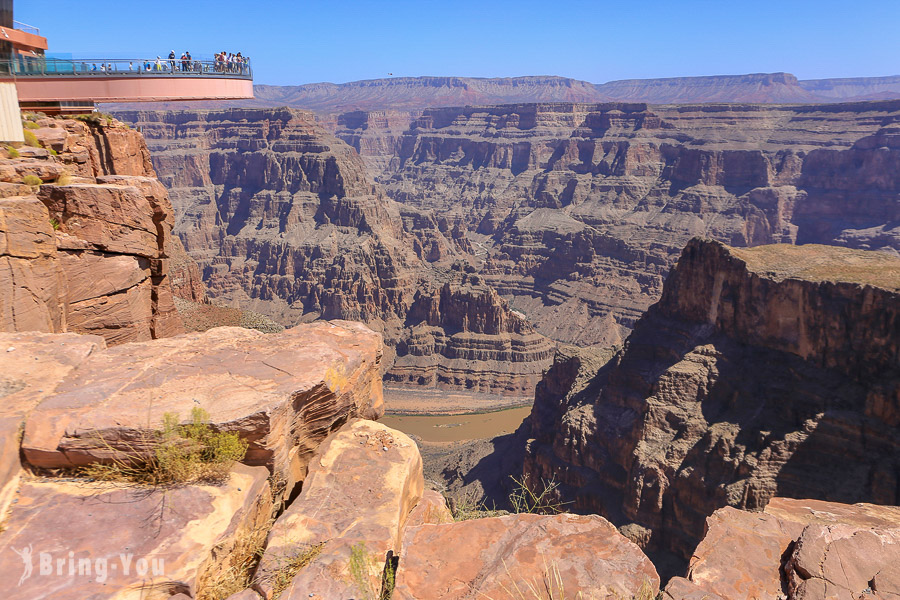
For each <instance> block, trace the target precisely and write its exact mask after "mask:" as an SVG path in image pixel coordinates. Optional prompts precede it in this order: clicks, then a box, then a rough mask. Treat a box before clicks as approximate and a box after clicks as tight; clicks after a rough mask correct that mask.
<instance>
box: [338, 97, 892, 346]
mask: <svg viewBox="0 0 900 600" xmlns="http://www.w3.org/2000/svg"><path fill="white" fill-rule="evenodd" d="M898 118H900V103H898V102H872V103H856V104H834V105H805V106H803V105H800V106H766V105H737V104H728V105H725V104H720V105H681V106H648V105H646V104H638V103H631V104H626V103H618V104H568V103H557V104H519V105H504V106H492V107H472V106H469V107H464V108H439V109H427V110H424V111H420V112H419V113H411V114H410V115H409V116H408V119H409V126H408V127H407V129H406V130H405V131H404V130H403V128H402V125H401V123H402V114H401V113H397V112H394V113H390V114H387V113H384V112H378V113H371V114H367V113H360V112H354V113H347V114H345V115H341V116H339V117H337V118H336V119H333V120H330V119H326V120H324V121H323V122H324V123H325V124H327V125H329V126H330V127H333V128H334V130H335V132H336V135H337V136H338V137H340V138H341V139H344V140H345V141H347V142H348V143H349V144H351V145H353V146H354V147H355V148H356V149H357V150H358V151H359V153H360V154H361V155H362V157H363V159H364V160H365V161H366V164H367V166H368V167H369V169H370V172H371V173H372V174H373V175H374V176H375V177H376V179H377V180H378V181H379V182H381V184H382V185H383V186H384V189H385V191H386V193H387V194H388V195H389V196H390V197H391V198H393V199H394V200H396V201H397V202H399V203H401V204H402V205H403V206H404V207H410V208H416V209H418V210H420V211H424V212H426V213H432V214H434V215H436V216H439V217H440V219H441V220H443V221H444V222H446V225H445V229H447V230H455V231H457V232H459V233H457V234H456V237H455V239H465V240H467V242H468V244H469V245H470V246H471V247H472V251H471V252H470V257H471V258H470V260H471V262H472V264H474V265H475V266H476V267H477V271H478V273H479V274H480V275H482V276H483V277H484V280H485V281H486V282H487V283H488V284H490V285H491V286H492V287H493V288H494V289H495V290H497V291H498V292H499V293H500V295H501V296H503V297H504V298H505V299H506V300H508V301H509V302H510V304H511V306H512V307H513V308H514V309H516V310H518V311H520V312H522V313H523V314H525V315H526V316H527V318H528V320H529V322H531V323H532V324H534V326H535V327H536V329H537V330H538V331H539V332H540V333H543V334H544V335H547V336H548V337H550V338H553V339H556V340H559V341H563V342H571V343H576V344H579V345H590V344H602V345H610V344H616V343H621V342H622V340H624V338H625V336H627V334H628V332H629V331H630V329H631V328H632V326H633V325H634V323H635V321H636V320H637V319H638V317H639V316H640V315H641V314H642V313H643V311H644V310H646V308H647V307H648V306H649V305H650V304H651V303H652V302H654V301H655V300H656V299H658V298H659V295H660V293H661V291H662V282H663V279H664V277H665V275H666V273H667V272H668V269H669V268H670V267H671V265H673V264H674V262H675V260H676V259H677V258H678V255H679V253H680V251H681V248H683V247H684V244H686V243H687V241H688V240H689V239H690V238H691V237H693V236H696V235H702V236H706V237H711V238H715V239H718V240H721V241H723V242H725V243H728V244H731V245H733V246H756V245H760V244H770V243H795V242H801V243H810V242H814V243H823V244H835V245H843V246H848V247H854V248H863V249H880V248H886V249H891V250H893V251H898V250H900V243H898V239H897V236H898V233H897V232H898V229H897V225H896V223H897V219H898V216H900V215H898V213H897V210H898V205H897V201H896V198H897V194H898V192H900V187H898V182H897V179H896V176H895V175H896V173H897V172H898V169H897V166H896V161H897V160H898V156H900V154H898V149H897V125H896V122H897V120H898ZM457 248H462V247H461V246H459V244H457Z"/></svg>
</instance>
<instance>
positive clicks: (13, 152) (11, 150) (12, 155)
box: [6, 146, 19, 158]
mask: <svg viewBox="0 0 900 600" xmlns="http://www.w3.org/2000/svg"><path fill="white" fill-rule="evenodd" d="M6 153H7V154H8V155H9V157H10V158H19V151H18V150H16V149H15V148H13V147H12V146H7V147H6Z"/></svg>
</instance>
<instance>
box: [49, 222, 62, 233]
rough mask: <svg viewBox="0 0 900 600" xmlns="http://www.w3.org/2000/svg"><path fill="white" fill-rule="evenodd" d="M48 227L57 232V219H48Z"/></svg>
mask: <svg viewBox="0 0 900 600" xmlns="http://www.w3.org/2000/svg"><path fill="white" fill-rule="evenodd" d="M50 227H52V228H53V231H59V227H60V225H59V221H58V220H57V219H50Z"/></svg>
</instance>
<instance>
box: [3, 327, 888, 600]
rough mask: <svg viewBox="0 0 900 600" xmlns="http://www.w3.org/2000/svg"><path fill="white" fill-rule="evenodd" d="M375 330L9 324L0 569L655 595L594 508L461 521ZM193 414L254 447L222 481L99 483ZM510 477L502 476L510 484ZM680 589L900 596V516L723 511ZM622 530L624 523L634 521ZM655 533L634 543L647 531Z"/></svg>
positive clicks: (216, 591)
mask: <svg viewBox="0 0 900 600" xmlns="http://www.w3.org/2000/svg"><path fill="white" fill-rule="evenodd" d="M381 360H382V340H381V336H380V335H378V334H376V333H373V332H372V331H370V330H369V329H367V328H366V327H365V326H363V325H361V324H358V323H351V322H346V321H331V322H317V323H312V324H307V325H300V326H297V327H295V328H292V329H288V330H285V331H283V332H280V333H273V334H263V333H260V332H258V331H254V330H245V329H240V328H230V327H225V328H215V329H211V330H209V331H207V332H203V333H192V334H183V335H179V336H175V337H171V338H167V339H165V340H152V341H145V342H132V343H125V344H121V345H118V346H115V347H111V348H107V347H106V343H105V341H104V340H103V338H101V337H98V336H84V335H75V334H48V333H6V334H0V400H2V404H0V407H2V408H0V427H2V428H3V430H2V431H0V440H2V442H3V446H2V454H0V476H2V480H0V484H2V490H3V493H2V496H0V497H2V499H3V505H2V507H0V508H2V517H0V519H2V521H0V527H2V529H0V557H2V560H0V581H2V582H4V585H5V592H6V594H5V597H6V598H10V599H14V600H18V599H22V600H25V599H28V600H35V599H40V598H52V599H54V600H84V599H85V598H90V599H92V600H101V599H110V600H112V599H117V600H123V599H128V600H131V599H138V598H140V599H142V600H167V599H171V600H175V599H177V600H190V599H194V600H225V599H229V600H260V599H262V598H264V599H266V600H273V599H279V598H280V599H282V600H288V599H290V600H301V599H310V598H312V599H318V600H351V599H355V600H360V599H369V600H375V599H389V598H395V599H398V600H399V599H403V600H413V599H416V600H432V599H435V600H437V599H448V600H482V599H484V598H492V599H497V600H500V599H504V600H505V599H510V600H525V599H530V598H547V599H557V598H579V597H581V598H602V599H614V598H615V599H640V600H650V599H652V598H656V597H657V596H658V594H659V593H660V591H661V590H660V588H661V585H660V584H661V582H660V577H659V575H658V574H657V570H656V567H655V566H654V564H653V563H652V562H651V560H650V559H649V558H648V557H647V556H646V555H645V554H644V552H643V551H642V549H641V547H640V546H639V545H638V544H637V543H635V541H633V540H632V539H629V538H633V537H634V536H633V531H630V530H629V529H628V528H622V529H621V531H620V530H619V529H617V528H616V527H615V526H614V525H613V524H612V523H611V522H610V521H608V520H607V519H605V518H604V517H601V516H599V515H592V514H582V515H575V514H508V515H505V516H490V517H486V518H477V519H471V520H465V521H457V522H454V516H453V514H451V513H450V511H449V510H448V508H447V505H446V504H445V501H444V498H443V497H442V496H441V495H440V494H438V493H437V492H435V491H432V490H426V489H425V482H424V479H423V472H422V459H421V456H420V454H419V450H418V448H417V447H416V444H415V443H414V442H413V440H412V439H410V438H409V437H408V436H406V435H404V434H402V433H400V432H398V431H394V430H391V429H389V428H387V427H385V426H384V425H381V424H379V423H377V422H376V421H374V420H372V419H376V418H378V417H379V416H380V415H381V412H382V410H383V409H382V400H381V397H382V396H381V394H382V388H381V377H380V372H381V369H380V367H381V364H380V363H381ZM195 408H201V409H203V410H204V411H205V412H206V413H207V414H208V415H209V421H210V426H211V427H212V428H213V429H215V430H216V431H227V432H234V433H236V434H237V435H238V437H239V438H241V439H242V440H244V441H246V442H247V444H248V451H247V453H246V455H245V457H244V458H243V459H242V461H240V462H238V463H235V464H234V465H233V466H231V467H230V469H229V470H228V471H227V472H226V473H225V476H224V477H223V478H221V479H220V480H218V481H217V482H214V483H213V482H194V483H182V484H169V485H156V486H148V485H141V484H136V483H125V482H121V481H100V480H97V479H94V478H91V477H89V476H85V475H84V472H83V471H78V470H76V469H77V467H85V466H92V465H97V464H99V463H109V462H110V461H118V462H119V463H121V464H133V463H138V462H140V460H142V459H143V458H144V457H146V456H147V455H148V454H149V453H150V452H152V450H153V445H154V443H158V442H156V441H155V440H157V439H158V438H154V435H153V429H154V424H155V423H158V422H159V421H160V419H162V420H165V417H164V415H165V414H167V413H168V414H176V415H177V416H178V418H179V420H180V421H182V422H184V421H185V420H186V419H187V416H188V415H190V414H191V413H192V412H193V411H194V409H195ZM503 475H504V474H498V477H500V476H503ZM706 529H707V532H706V535H705V537H704V539H703V540H702V541H701V543H700V544H699V546H697V547H696V549H694V550H693V558H692V560H691V564H690V568H689V569H688V570H687V571H685V572H682V573H679V575H682V576H681V577H676V578H674V579H672V580H671V581H670V582H669V583H668V585H667V586H665V587H664V589H663V590H662V593H663V597H664V598H667V599H668V600H695V599H701V598H706V599H707V600H716V599H718V598H721V599H725V600H730V599H735V600H738V599H741V600H749V599H751V598H757V599H769V598H771V599H773V600H774V599H775V598H780V599H783V598H790V599H796V600H800V599H803V600H812V599H813V598H830V597H837V598H873V599H874V598H882V599H891V598H898V597H900V584H898V579H897V571H896V568H895V565H896V564H897V562H898V560H900V509H898V508H896V507H884V506H876V505H872V504H856V505H849V504H838V503H833V502H822V501H816V500H789V499H780V498H774V499H771V500H770V501H769V502H768V505H767V506H766V507H765V510H764V511H762V512H760V511H745V510H738V509H735V508H731V507H728V508H723V509H721V510H719V511H717V512H715V513H714V514H713V515H712V516H710V517H709V518H708V519H707V524H706ZM623 534H628V536H627V537H626V535H623ZM638 541H640V540H638Z"/></svg>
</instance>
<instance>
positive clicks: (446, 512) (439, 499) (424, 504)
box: [406, 490, 453, 527]
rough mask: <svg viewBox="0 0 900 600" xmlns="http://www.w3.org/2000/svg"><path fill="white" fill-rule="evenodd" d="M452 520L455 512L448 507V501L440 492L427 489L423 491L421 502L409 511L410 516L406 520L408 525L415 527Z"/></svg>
mask: <svg viewBox="0 0 900 600" xmlns="http://www.w3.org/2000/svg"><path fill="white" fill-rule="evenodd" d="M452 522H453V513H451V512H450V509H449V508H448V507H447V501H446V500H445V499H444V497H443V496H442V495H441V494H440V492H436V491H434V490H425V491H424V492H423V493H422V498H421V499H420V500H419V503H418V504H416V507H415V508H414V509H413V510H412V512H411V513H409V518H407V520H406V526H407V527H415V526H417V525H425V524H434V525H437V524H439V523H452Z"/></svg>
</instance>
